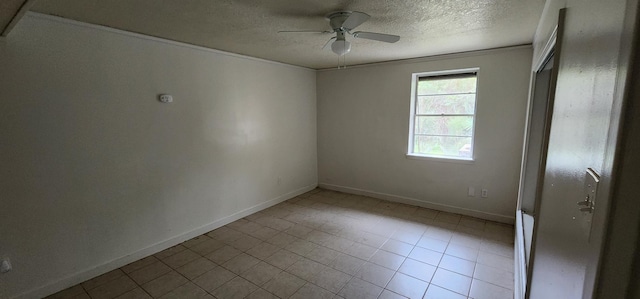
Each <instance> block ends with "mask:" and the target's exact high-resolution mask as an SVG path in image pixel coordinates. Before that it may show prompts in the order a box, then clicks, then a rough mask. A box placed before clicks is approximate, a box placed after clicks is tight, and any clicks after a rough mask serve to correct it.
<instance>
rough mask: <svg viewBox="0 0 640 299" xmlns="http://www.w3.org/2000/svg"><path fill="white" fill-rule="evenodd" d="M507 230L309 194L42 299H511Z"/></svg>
mask: <svg viewBox="0 0 640 299" xmlns="http://www.w3.org/2000/svg"><path fill="white" fill-rule="evenodd" d="M512 289H513V226H509V225H504V224H499V223H494V222H490V221H484V220H481V219H476V218H471V217H466V216H461V215H457V214H451V213H445V212H438V211H435V210H430V209H424V208H419V207H415V206H409V205H403V204H398V203H393V202H388V201H382V200H378V199H373V198H369V197H364V196H358V195H349V194H345V193H339V192H334V191H328V190H322V189H316V190H313V191H311V192H308V193H306V194H303V195H300V196H298V197H296V198H293V199H290V200H287V201H286V202H283V203H281V204H278V205H276V206H273V207H271V208H269V209H266V210H263V211H261V212H258V213H255V214H253V215H250V216H247V217H245V218H243V219H240V220H238V221H235V222H233V223H230V224H228V225H226V226H224V227H221V228H218V229H216V230H213V231H211V232H209V233H207V234H204V235H201V236H198V237H196V238H193V239H191V240H188V241H186V242H184V243H182V244H179V245H176V246H174V247H171V248H169V249H167V250H164V251H161V252H159V253H157V254H155V255H152V256H148V257H146V258H143V259H141V260H138V261H136V262H133V263H131V264H129V265H126V266H124V267H122V268H119V269H117V270H114V271H111V272H109V273H106V274H104V275H101V276H98V277H96V278H93V279H91V280H88V281H85V282H83V283H81V284H79V285H76V286H74V287H71V288H69V289H66V290H64V291H61V292H59V293H57V294H54V295H52V296H49V297H47V298H95V299H100V298H219V299H226V298H310V299H313V298H385V299H389V298H424V299H458V298H460V299H463V298H473V299H502V298H509V299H511V298H513V295H512V293H513V291H512Z"/></svg>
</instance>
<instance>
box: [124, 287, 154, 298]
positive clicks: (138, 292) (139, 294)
mask: <svg viewBox="0 0 640 299" xmlns="http://www.w3.org/2000/svg"><path fill="white" fill-rule="evenodd" d="M151 298H153V297H151V296H150V295H149V294H147V292H145V291H144V290H143V289H141V288H135V289H133V290H131V291H128V292H126V293H124V294H122V295H120V296H118V297H116V299H151Z"/></svg>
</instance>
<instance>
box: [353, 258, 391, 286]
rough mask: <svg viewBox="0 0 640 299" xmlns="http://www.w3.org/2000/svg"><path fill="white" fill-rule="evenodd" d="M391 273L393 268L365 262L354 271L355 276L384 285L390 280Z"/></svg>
mask: <svg viewBox="0 0 640 299" xmlns="http://www.w3.org/2000/svg"><path fill="white" fill-rule="evenodd" d="M393 274H394V271H393V270H390V269H387V268H385V267H382V266H378V265H376V264H373V263H369V262H367V263H365V264H364V265H363V266H362V268H361V269H360V271H358V273H356V275H355V277H357V278H360V279H362V280H364V281H367V282H370V283H373V284H375V285H377V286H380V287H385V286H386V285H387V283H388V282H389V280H391V277H393Z"/></svg>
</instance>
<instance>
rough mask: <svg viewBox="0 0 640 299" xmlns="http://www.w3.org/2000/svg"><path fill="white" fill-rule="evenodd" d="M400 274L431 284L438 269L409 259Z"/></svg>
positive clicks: (403, 264)
mask: <svg viewBox="0 0 640 299" xmlns="http://www.w3.org/2000/svg"><path fill="white" fill-rule="evenodd" d="M398 272H400V273H404V274H407V275H409V276H412V277H415V278H417V279H420V280H423V281H425V282H430V281H431V278H433V274H434V273H435V272H436V267H435V266H432V265H429V264H426V263H423V262H420V261H416V260H413V259H410V258H408V259H406V260H405V261H404V263H402V266H400V269H398Z"/></svg>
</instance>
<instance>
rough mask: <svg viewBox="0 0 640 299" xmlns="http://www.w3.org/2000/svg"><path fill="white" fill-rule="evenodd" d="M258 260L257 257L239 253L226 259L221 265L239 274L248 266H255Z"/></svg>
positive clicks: (247, 268)
mask: <svg viewBox="0 0 640 299" xmlns="http://www.w3.org/2000/svg"><path fill="white" fill-rule="evenodd" d="M259 262H260V260H259V259H257V258H255V257H253V256H250V255H248V254H246V253H241V254H239V255H237V256H236V257H234V258H232V259H230V260H228V261H226V262H225V263H224V264H222V266H223V267H225V268H226V269H227V270H229V271H231V272H233V273H235V274H240V273H243V272H244V271H247V270H249V268H251V267H253V266H255V265H256V264H258V263H259Z"/></svg>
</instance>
